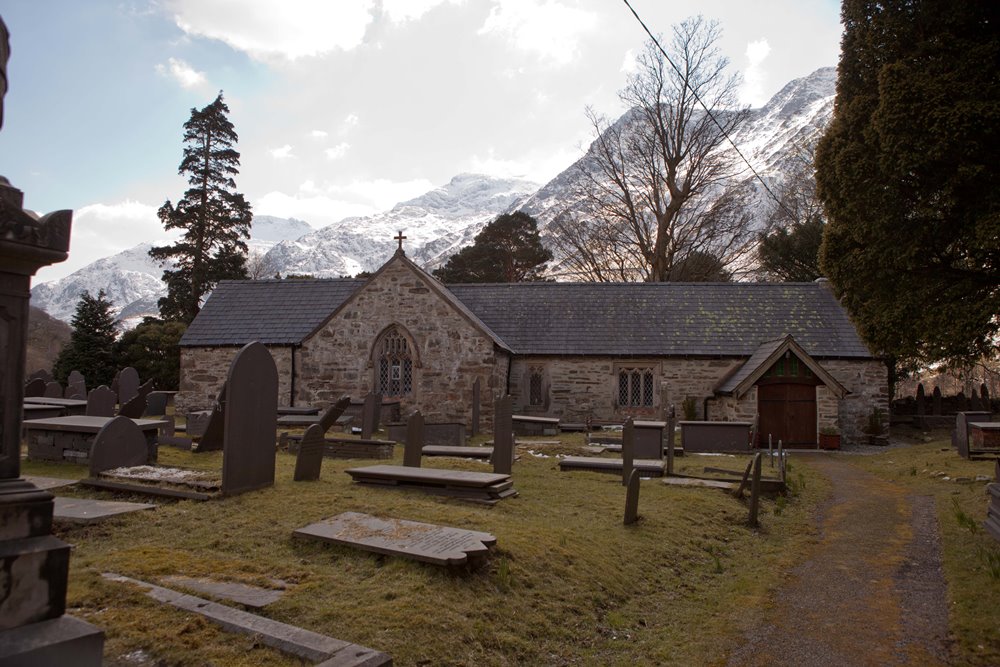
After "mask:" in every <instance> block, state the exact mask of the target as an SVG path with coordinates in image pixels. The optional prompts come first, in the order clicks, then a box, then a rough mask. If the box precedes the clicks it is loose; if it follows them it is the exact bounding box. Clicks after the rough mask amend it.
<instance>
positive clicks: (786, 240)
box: [757, 215, 826, 282]
mask: <svg viewBox="0 0 1000 667" xmlns="http://www.w3.org/2000/svg"><path fill="white" fill-rule="evenodd" d="M824 227H826V224H825V223H824V222H823V218H821V217H819V216H818V215H814V216H811V217H809V218H807V219H806V220H805V221H803V222H793V223H792V224H791V225H789V226H788V227H778V228H777V229H775V230H774V231H772V232H771V233H769V234H762V235H761V239H760V246H759V247H758V248H757V254H758V256H759V257H760V268H761V269H763V270H764V271H765V272H766V273H767V274H768V275H770V276H773V277H775V278H777V279H778V280H782V281H785V282H810V281H813V280H816V279H817V278H819V277H820V276H821V275H823V273H822V272H821V271H820V268H819V248H820V245H821V244H822V243H823V228H824Z"/></svg>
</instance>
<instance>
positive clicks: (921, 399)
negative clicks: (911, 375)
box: [917, 383, 927, 417]
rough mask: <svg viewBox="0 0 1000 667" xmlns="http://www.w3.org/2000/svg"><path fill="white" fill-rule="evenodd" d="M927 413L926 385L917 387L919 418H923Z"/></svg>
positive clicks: (921, 384)
mask: <svg viewBox="0 0 1000 667" xmlns="http://www.w3.org/2000/svg"><path fill="white" fill-rule="evenodd" d="M926 412H927V396H926V395H924V385H923V383H920V384H918V385H917V416H918V417H923V416H924V414H926Z"/></svg>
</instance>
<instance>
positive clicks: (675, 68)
mask: <svg viewBox="0 0 1000 667" xmlns="http://www.w3.org/2000/svg"><path fill="white" fill-rule="evenodd" d="M622 2H624V3H625V6H626V7H628V9H629V11H630V12H632V16H634V17H635V20H636V21H638V22H639V25H641V26H642V29H643V30H645V31H646V34H647V35H649V38H650V39H651V40H653V44H655V45H656V48H657V49H659V51H660V53H661V54H663V57H664V58H665V59H666V61H667V62H668V63H669V64H670V66H671V67H672V68H673V69H674V72H676V73H677V76H678V77H679V78H680V80H681V81H683V82H684V86H685V87H686V88H687V89H688V90H690V91H691V95H693V96H694V99H695V101H696V102H698V104H700V105H701V108H702V109H704V110H705V113H707V114H708V117H709V118H711V119H712V122H713V123H715V126H716V127H718V128H719V131H720V132H722V136H724V137H725V138H726V141H728V142H729V145H730V146H732V147H733V150H735V151H736V154H737V155H739V156H740V159H741V160H743V162H745V163H746V165H747V167H748V168H749V169H750V171H751V172H752V173H753V175H754V177H755V178H756V179H757V180H758V181H760V184H761V185H763V186H764V189H765V190H767V194H769V195H771V199H773V200H774V203H776V204H777V205H778V206H780V207H781V209H782V210H784V211H785V213H787V214H788V216H789V217H790V218H791V219H792V220H795V221H796V222H798V218H797V216H796V215H795V214H794V213H792V211H791V209H789V208H788V207H787V206H785V204H784V202H782V201H781V200H780V199H778V196H777V195H776V194H774V191H773V190H771V187H770V186H769V185H768V184H767V183H766V182H765V181H764V179H763V178H761V175H760V174H758V173H757V170H756V169H754V167H753V165H752V164H750V160H748V159H747V158H746V156H744V155H743V152H742V151H741V150H740V147H739V146H737V145H736V142H735V141H733V138H732V137H730V136H729V133H728V132H726V129H725V128H724V127H722V124H721V123H720V122H719V120H718V119H717V118H716V117H715V114H713V113H712V110H711V109H709V108H708V105H706V104H705V103H704V102H702V101H701V98H700V97H699V96H698V93H697V92H695V90H694V88H692V87H691V86H690V85H688V83H687V80H686V79H685V78H684V74H683V73H682V72H681V70H680V68H679V67H677V65H675V64H674V61H673V60H671V59H670V56H668V55H667V52H666V51H664V50H663V47H662V46H660V42H659V40H658V39H656V37H655V36H654V35H653V33H652V32H651V31H650V29H649V27H648V26H646V23H645V22H644V21H643V20H642V18H640V16H639V13H638V12H636V11H635V9H634V8H633V7H632V4H631V3H630V2H629V0H622Z"/></svg>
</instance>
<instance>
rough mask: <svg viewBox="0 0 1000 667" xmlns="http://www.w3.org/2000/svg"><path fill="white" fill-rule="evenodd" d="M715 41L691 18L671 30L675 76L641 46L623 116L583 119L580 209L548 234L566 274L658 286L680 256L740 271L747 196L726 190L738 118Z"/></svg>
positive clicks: (746, 240) (707, 26) (746, 250)
mask: <svg viewBox="0 0 1000 667" xmlns="http://www.w3.org/2000/svg"><path fill="white" fill-rule="evenodd" d="M720 34H721V33H720V29H719V26H718V24H717V23H716V22H713V21H706V20H704V19H703V18H701V17H696V18H690V19H687V20H685V21H684V22H682V23H681V24H679V25H677V26H674V28H673V35H672V39H671V40H670V42H669V44H668V45H667V48H668V52H669V53H670V58H671V60H672V61H673V62H674V63H675V64H676V65H677V68H678V70H674V68H673V67H671V65H670V64H669V63H668V62H667V61H666V59H665V58H664V57H663V54H662V53H660V51H659V49H657V47H656V45H655V44H654V43H653V42H652V41H650V42H649V43H647V44H646V47H645V50H644V52H643V53H642V54H641V55H640V56H639V57H638V58H637V62H636V70H635V71H634V72H633V73H632V74H631V75H630V76H629V80H628V83H627V85H626V87H625V88H624V89H623V90H622V91H620V92H619V97H620V98H621V100H622V101H623V102H624V103H625V104H626V105H627V107H628V108H629V109H630V111H629V112H628V113H627V114H626V115H625V116H623V117H622V118H621V119H620V120H618V121H617V122H614V123H611V122H609V121H608V119H606V118H605V117H603V116H601V115H599V114H597V113H595V112H594V111H593V110H591V109H588V110H587V116H588V118H589V119H590V121H591V123H592V125H593V128H594V132H595V135H596V139H595V141H594V143H593V144H592V145H591V147H590V150H589V153H588V156H587V158H586V159H584V160H582V161H581V163H580V164H581V169H580V178H579V184H580V185H579V191H578V193H577V195H578V201H577V204H576V205H574V207H573V208H572V209H571V210H568V211H565V212H564V213H563V214H562V215H560V216H558V217H557V218H556V220H555V221H554V222H553V227H552V232H553V233H552V240H553V242H554V244H555V245H556V247H557V250H558V253H557V254H558V255H560V256H561V257H562V258H563V259H562V263H561V266H560V268H561V271H562V272H563V273H564V274H565V275H569V276H573V277H574V278H576V279H584V280H598V281H613V280H625V281H636V280H645V281H651V282H655V281H665V280H670V279H671V275H672V274H674V275H676V273H677V272H676V271H674V270H673V269H674V267H675V266H677V265H679V264H681V263H683V262H684V261H685V259H687V258H688V257H690V256H701V257H704V256H706V255H707V256H712V257H715V258H716V259H717V260H718V261H719V262H721V264H722V265H723V266H726V267H733V266H736V267H739V266H740V265H741V262H743V261H745V260H746V259H747V258H748V256H749V255H750V254H751V253H752V250H753V247H754V244H755V242H756V235H755V234H753V232H752V231H751V230H750V224H749V223H750V217H751V213H750V211H749V207H748V206H746V200H747V198H748V197H747V193H746V192H745V191H743V190H741V189H734V188H733V187H731V186H730V183H732V182H733V180H734V176H736V175H737V174H738V173H739V168H740V164H739V163H737V161H736V159H737V156H735V155H734V154H733V152H732V151H731V150H730V149H729V147H728V145H727V144H728V142H727V141H726V134H732V133H733V132H734V131H735V130H736V129H737V128H738V127H740V125H742V124H743V123H744V122H745V120H746V119H747V116H748V110H747V109H745V108H740V107H739V105H738V103H737V92H738V88H739V83H740V78H739V76H738V75H729V74H727V73H726V67H727V65H728V60H727V59H726V58H725V57H723V56H722V55H721V54H720V53H719V51H718V49H717V48H716V42H717V41H718V39H719V37H720ZM699 99H700V100H701V102H702V103H704V104H705V105H706V106H707V107H708V108H709V109H711V110H712V116H714V118H715V119H714V120H713V118H712V117H711V116H710V115H709V114H707V113H705V111H704V110H703V108H702V106H701V104H700V103H699V101H698V100H699ZM702 264H704V265H706V266H709V265H712V264H713V263H712V262H707V263H706V262H702ZM690 265H692V264H690V263H689V266H690ZM685 273H690V271H686V272H685ZM714 273H715V274H716V275H717V272H714ZM688 279H689V280H690V279H702V280H705V279H711V276H705V277H698V276H690V275H689V276H688Z"/></svg>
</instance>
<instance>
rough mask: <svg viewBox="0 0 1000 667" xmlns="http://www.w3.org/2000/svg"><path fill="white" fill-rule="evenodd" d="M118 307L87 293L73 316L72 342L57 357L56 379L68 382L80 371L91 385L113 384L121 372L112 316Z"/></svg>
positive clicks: (54, 373)
mask: <svg viewBox="0 0 1000 667" xmlns="http://www.w3.org/2000/svg"><path fill="white" fill-rule="evenodd" d="M113 306H114V304H112V303H111V302H110V301H109V300H108V299H107V297H106V296H105V294H104V290H101V291H100V292H98V293H97V296H96V297H93V296H91V295H90V292H86V291H84V292H83V294H81V295H80V302H79V303H77V305H76V313H75V314H74V315H73V320H72V325H73V332H72V333H71V334H70V338H69V343H67V344H66V346H65V347H63V349H62V351H61V352H59V356H58V357H57V358H56V363H55V365H54V366H53V368H52V374H53V375H54V376H55V378H56V380H58V381H59V382H62V383H64V384H65V383H66V379H67V378H68V377H69V374H70V373H71V372H72V371H74V370H77V371H80V372H81V373H83V376H84V377H85V378H86V380H87V386H89V387H96V386H98V385H102V384H106V385H110V384H111V381H112V380H113V379H114V377H115V373H116V372H117V370H118V369H117V363H116V359H115V339H116V338H117V334H116V331H115V318H114V316H113V315H112V314H111V309H112V307H113Z"/></svg>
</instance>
